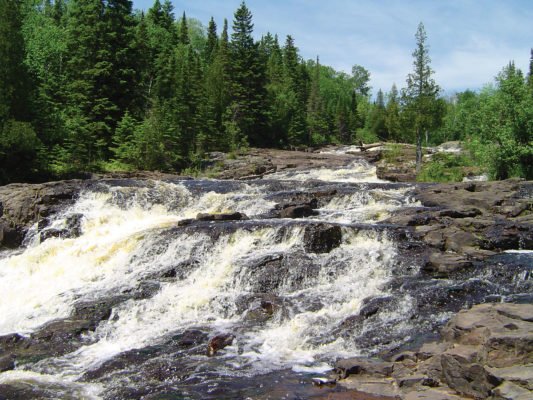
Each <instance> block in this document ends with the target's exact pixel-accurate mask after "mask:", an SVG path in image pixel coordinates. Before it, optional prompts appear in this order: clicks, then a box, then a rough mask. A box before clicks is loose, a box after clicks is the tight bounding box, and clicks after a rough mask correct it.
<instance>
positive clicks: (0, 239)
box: [0, 220, 24, 249]
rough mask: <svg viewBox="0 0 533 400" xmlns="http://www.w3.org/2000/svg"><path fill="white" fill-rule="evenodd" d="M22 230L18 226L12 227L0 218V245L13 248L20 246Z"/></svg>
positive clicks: (22, 236) (22, 235)
mask: <svg viewBox="0 0 533 400" xmlns="http://www.w3.org/2000/svg"><path fill="white" fill-rule="evenodd" d="M23 239H24V232H23V230H22V228H20V227H13V226H11V225H10V224H9V223H8V222H7V221H2V220H0V247H1V246H3V247H7V248H9V249H14V248H17V247H18V246H20V244H21V243H22V240H23Z"/></svg>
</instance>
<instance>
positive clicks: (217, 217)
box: [180, 212, 248, 222]
mask: <svg viewBox="0 0 533 400" xmlns="http://www.w3.org/2000/svg"><path fill="white" fill-rule="evenodd" d="M247 219H248V217H247V216H246V215H245V214H243V213H240V212H233V213H220V214H208V213H199V214H198V215H196V220H198V221H242V220H247ZM180 222H182V221H180Z"/></svg>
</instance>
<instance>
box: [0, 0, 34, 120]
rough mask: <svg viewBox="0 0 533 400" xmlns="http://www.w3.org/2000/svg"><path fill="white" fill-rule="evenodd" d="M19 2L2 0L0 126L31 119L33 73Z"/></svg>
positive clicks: (0, 1) (0, 6)
mask: <svg viewBox="0 0 533 400" xmlns="http://www.w3.org/2000/svg"><path fill="white" fill-rule="evenodd" d="M21 28H22V14H21V5H20V2H19V1H15V0H0V125H1V124H2V123H4V122H5V121H7V119H8V118H13V119H16V120H19V121H24V120H28V119H29V114H28V111H29V110H28V100H29V76H28V75H27V71H26V67H25V65H24V56H25V54H24V39H23V37H22V31H21Z"/></svg>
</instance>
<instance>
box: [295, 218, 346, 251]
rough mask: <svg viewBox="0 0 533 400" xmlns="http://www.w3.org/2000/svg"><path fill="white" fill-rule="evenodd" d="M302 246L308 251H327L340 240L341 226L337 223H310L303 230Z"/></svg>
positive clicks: (335, 246) (337, 244)
mask: <svg viewBox="0 0 533 400" xmlns="http://www.w3.org/2000/svg"><path fill="white" fill-rule="evenodd" d="M303 240H304V247H305V250H306V251H307V252H310V253H329V252H330V251H331V250H333V249H335V248H337V247H339V246H340V244H341V242H342V231H341V227H340V226H337V225H327V224H318V225H310V226H307V227H306V228H305V231H304V238H303Z"/></svg>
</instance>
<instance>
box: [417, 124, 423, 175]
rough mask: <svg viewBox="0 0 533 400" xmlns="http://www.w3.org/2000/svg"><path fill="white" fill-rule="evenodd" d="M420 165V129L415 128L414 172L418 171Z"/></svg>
mask: <svg viewBox="0 0 533 400" xmlns="http://www.w3.org/2000/svg"><path fill="white" fill-rule="evenodd" d="M421 167H422V133H421V132H420V129H417V130H416V173H417V175H418V173H419V172H420V168H421Z"/></svg>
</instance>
